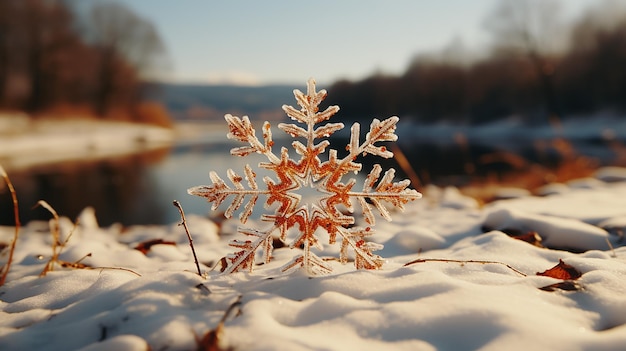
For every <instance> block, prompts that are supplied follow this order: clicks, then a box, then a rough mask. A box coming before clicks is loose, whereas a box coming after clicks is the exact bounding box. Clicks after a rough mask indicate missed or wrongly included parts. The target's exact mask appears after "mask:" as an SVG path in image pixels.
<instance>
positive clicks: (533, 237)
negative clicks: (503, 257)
mask: <svg viewBox="0 0 626 351" xmlns="http://www.w3.org/2000/svg"><path fill="white" fill-rule="evenodd" d="M511 237H512V238H513V239H517V240H521V241H525V242H527V243H529V244H531V245H534V246H537V247H544V246H543V245H542V244H541V236H540V235H539V233H537V232H535V231H530V232H527V233H525V234H520V235H511Z"/></svg>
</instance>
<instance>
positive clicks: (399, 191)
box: [349, 164, 422, 225]
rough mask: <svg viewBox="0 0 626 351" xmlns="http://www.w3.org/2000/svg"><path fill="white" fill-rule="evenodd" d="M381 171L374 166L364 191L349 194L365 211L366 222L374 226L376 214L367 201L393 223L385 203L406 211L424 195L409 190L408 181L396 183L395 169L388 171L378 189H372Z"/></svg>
mask: <svg viewBox="0 0 626 351" xmlns="http://www.w3.org/2000/svg"><path fill="white" fill-rule="evenodd" d="M381 171H382V168H381V166H380V165H379V164H376V165H374V168H372V171H371V172H370V173H369V174H368V175H367V178H366V179H365V183H364V185H363V191H361V192H351V193H349V194H350V196H352V197H355V198H357V199H358V201H359V204H360V205H361V208H362V209H363V216H364V217H365V221H366V222H367V223H368V224H372V225H373V224H375V219H374V214H373V212H372V206H371V205H370V203H368V202H367V201H366V199H369V200H370V202H371V203H372V204H373V205H374V206H375V207H376V209H378V212H379V213H380V215H381V216H382V217H383V218H384V219H386V220H387V221H391V215H390V214H389V210H388V209H387V208H386V206H385V204H384V203H383V202H387V203H390V204H391V205H393V206H394V207H396V208H398V209H399V210H401V211H402V210H404V204H406V203H408V202H409V201H413V200H417V199H419V198H421V197H422V194H420V193H419V192H417V191H416V190H414V189H409V188H408V186H409V185H410V183H411V182H410V181H409V180H408V179H404V180H401V181H399V182H395V183H394V182H393V177H394V175H395V172H396V171H395V169H393V168H390V169H389V170H387V171H386V172H385V174H384V176H383V178H382V179H381V180H380V182H379V183H378V185H377V186H376V188H375V189H372V188H373V187H374V185H375V184H376V182H377V181H378V179H379V178H380V173H381Z"/></svg>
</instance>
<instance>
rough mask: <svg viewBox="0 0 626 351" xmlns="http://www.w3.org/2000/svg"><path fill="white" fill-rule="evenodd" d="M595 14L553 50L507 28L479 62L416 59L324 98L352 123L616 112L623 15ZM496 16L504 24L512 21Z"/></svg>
mask: <svg viewBox="0 0 626 351" xmlns="http://www.w3.org/2000/svg"><path fill="white" fill-rule="evenodd" d="M521 3H522V1H520V2H515V3H513V2H511V1H508V2H507V1H503V2H502V4H501V5H508V6H509V7H508V8H507V7H506V6H505V7H504V10H506V11H503V10H502V9H503V6H501V8H500V10H501V11H500V12H497V13H496V14H498V15H499V16H505V17H506V16H512V15H515V11H516V10H518V9H517V8H515V6H517V5H518V4H521ZM511 6H513V7H511ZM507 11H508V12H507ZM603 11H604V13H606V12H607V9H603ZM609 11H610V9H609ZM599 13H602V12H600V11H598V9H595V10H593V11H592V10H590V11H589V12H588V13H587V14H586V15H585V16H583V17H582V18H581V19H579V20H577V21H576V22H575V23H573V24H572V25H571V26H570V30H569V31H568V34H567V36H568V37H569V42H570V44H569V45H568V46H567V47H568V48H567V49H563V50H561V51H560V52H551V51H550V50H547V49H546V48H545V47H541V46H540V45H538V44H537V43H538V40H537V39H538V38H535V37H533V35H537V34H536V33H533V32H532V31H530V30H529V29H528V27H524V26H520V27H517V28H511V27H508V28H506V29H507V31H506V34H507V35H503V34H502V33H504V31H500V32H499V33H496V34H497V35H501V36H500V37H499V38H498V39H499V40H498V43H497V44H496V45H494V47H493V48H492V49H491V51H490V52H491V54H490V55H489V56H488V57H486V58H483V59H480V60H477V61H474V62H473V63H459V62H460V61H461V60H456V61H455V60H447V61H446V60H441V59H433V58H430V59H429V58H424V57H421V58H420V57H418V58H416V59H415V60H414V61H413V62H412V63H411V64H410V65H409V67H408V68H407V70H406V71H405V72H404V74H402V75H401V76H392V75H384V74H377V75H374V76H371V77H369V78H367V79H364V80H361V81H356V82H351V81H345V80H344V81H339V82H337V83H335V84H334V85H332V86H331V87H330V88H329V89H328V90H329V97H328V100H327V101H328V103H329V104H337V105H339V106H341V110H342V114H343V115H344V116H348V117H350V118H354V119H359V118H365V119H369V118H371V116H372V114H373V115H375V116H379V117H385V116H389V115H400V116H403V117H405V118H412V119H415V120H418V121H421V122H425V123H429V122H436V121H443V120H445V121H450V122H455V123H474V124H475V123H486V122H490V121H493V120H496V119H500V118H504V117H508V116H512V115H519V116H521V117H522V118H524V119H526V120H527V121H530V122H545V121H548V120H549V119H550V117H554V116H556V117H561V118H564V117H569V116H579V115H584V114H589V113H593V112H598V111H601V110H610V111H613V112H617V113H623V112H626V16H625V15H621V16H615V14H612V19H611V21H608V20H607V19H606V18H605V17H603V16H601V15H599ZM501 19H502V21H503V23H504V25H506V26H512V25H513V24H512V23H514V21H512V20H508V18H501ZM507 20H508V21H507ZM609 22H610V23H609ZM512 34H516V35H512Z"/></svg>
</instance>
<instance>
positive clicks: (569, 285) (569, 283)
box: [539, 280, 582, 291]
mask: <svg viewBox="0 0 626 351" xmlns="http://www.w3.org/2000/svg"><path fill="white" fill-rule="evenodd" d="M556 289H561V290H566V291H578V290H580V289H582V287H581V286H580V284H578V283H577V282H575V281H573V280H566V281H562V282H559V283H554V284H550V285H546V286H543V287H541V288H539V290H543V291H555V290H556Z"/></svg>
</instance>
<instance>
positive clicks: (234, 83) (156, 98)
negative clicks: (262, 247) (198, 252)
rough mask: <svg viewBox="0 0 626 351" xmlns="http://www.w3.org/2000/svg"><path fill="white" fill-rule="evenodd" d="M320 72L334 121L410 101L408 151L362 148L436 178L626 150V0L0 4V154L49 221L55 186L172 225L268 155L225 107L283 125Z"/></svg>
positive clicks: (498, 191) (469, 178) (483, 194)
mask: <svg viewBox="0 0 626 351" xmlns="http://www.w3.org/2000/svg"><path fill="white" fill-rule="evenodd" d="M309 77H315V78H316V80H317V83H318V89H322V88H324V89H326V90H327V91H328V94H329V95H328V98H327V100H326V101H325V105H329V104H332V105H339V106H340V108H341V110H340V112H339V114H338V115H336V117H335V121H338V120H340V121H341V122H344V123H345V124H346V125H348V126H349V125H350V124H352V123H353V122H360V123H362V124H363V125H369V123H370V121H371V120H372V118H379V119H382V118H386V117H389V116H392V115H397V116H399V117H400V124H399V128H398V131H397V134H398V135H399V141H398V143H396V145H393V146H392V145H390V147H393V149H392V150H393V151H394V152H395V154H396V156H397V157H396V158H394V159H392V160H378V159H375V158H373V157H368V158H364V159H363V160H362V162H363V163H364V166H365V168H366V169H367V168H370V167H371V166H372V165H373V163H375V162H376V163H378V162H380V163H382V164H383V166H384V167H394V168H396V169H397V170H398V178H400V177H408V178H410V179H411V180H412V184H413V186H414V187H415V188H417V189H418V190H420V191H423V190H424V189H425V187H427V186H428V185H430V184H433V185H438V186H456V187H459V188H460V189H461V190H462V191H463V192H465V193H466V194H469V195H472V196H474V197H476V198H477V199H479V200H480V201H483V202H488V201H491V200H493V199H495V198H499V197H502V196H505V194H509V195H507V196H510V194H513V193H517V194H519V193H524V192H533V191H536V190H537V189H539V188H540V187H541V186H542V185H545V184H547V183H551V182H567V181H568V180H571V179H575V178H580V177H586V176H589V175H592V174H593V172H594V171H596V170H597V169H598V168H599V167H602V166H612V165H614V166H626V145H625V143H626V0H607V1H597V0H567V1H565V0H562V1H558V0H474V1H464V0H446V1H435V0H419V1H415V0H405V1H401V0H397V1H392V2H380V1H370V0H366V1H342V2H336V1H330V0H319V1H316V2H312V3H301V2H293V1H273V2H271V3H266V2H256V1H233V2H201V1H191V0H189V1H179V2H173V1H166V0H117V1H114V0H87V1H79V0H0V165H2V166H3V167H4V169H5V170H6V171H7V173H8V174H9V177H10V178H11V180H12V182H13V184H14V186H15V188H16V191H17V196H18V200H19V203H20V214H21V220H22V222H28V221H29V220H32V219H41V218H46V219H47V218H49V217H50V214H49V213H47V211H46V210H44V209H41V208H33V206H34V205H35V204H36V202H37V201H38V200H40V199H43V200H46V201H47V202H48V203H50V205H52V207H54V208H55V209H56V210H57V212H58V213H59V214H60V215H65V216H68V217H70V218H75V217H76V216H77V215H78V213H79V212H80V211H81V210H82V209H83V208H85V207H87V206H92V207H94V208H95V210H96V216H97V217H98V219H99V221H100V224H101V225H110V224H112V223H115V222H120V223H122V224H124V225H132V224H166V223H173V222H176V221H178V220H179V217H178V212H177V210H176V208H174V207H173V206H172V205H171V203H172V200H174V199H177V200H179V201H181V203H182V205H183V207H184V208H185V210H186V212H187V213H195V214H201V215H205V214H207V213H208V211H209V205H207V204H206V203H205V202H204V201H202V199H199V198H195V197H191V196H189V195H187V193H186V189H187V188H189V187H191V186H195V185H200V184H208V183H210V180H209V179H208V172H209V171H211V170H215V171H217V172H218V173H219V174H221V175H224V174H225V173H226V169H227V168H229V167H231V168H233V169H234V170H236V171H241V170H242V169H243V165H244V164H245V163H250V164H251V165H252V166H256V163H257V162H259V161H262V159H257V158H254V157H249V158H243V159H239V158H234V157H231V156H230V155H229V150H230V148H232V147H233V146H234V144H232V142H230V141H229V140H227V139H226V132H227V130H226V126H225V122H224V120H223V115H224V114H225V113H231V114H234V115H238V116H243V115H248V116H250V118H251V120H253V122H254V123H255V124H256V125H257V126H258V127H257V130H258V129H259V128H260V125H261V123H262V121H264V120H269V121H271V122H272V124H273V125H274V126H275V125H276V124H277V123H278V122H280V121H284V120H286V116H285V115H284V113H283V112H282V110H281V108H280V107H281V106H282V105H283V104H288V105H295V101H294V99H293V93H292V91H293V89H294V88H297V89H300V90H303V91H304V90H305V89H306V81H307V79H308V78H309ZM346 129H349V128H346ZM281 134H282V133H281V132H280V131H278V130H276V131H275V133H274V135H275V137H276V139H277V140H276V141H277V143H278V144H279V145H280V144H283V145H289V143H290V140H289V139H288V138H287V137H286V136H284V135H281ZM347 137H348V135H347V131H345V130H344V131H342V132H341V133H337V134H336V135H335V136H334V137H333V139H335V140H333V141H332V142H333V144H334V148H337V149H343V145H345V143H346V142H347ZM511 189H515V190H516V191H517V192H513V191H511ZM505 190H506V191H505ZM0 225H14V219H13V210H12V202H11V197H10V194H9V191H8V188H7V186H6V185H5V184H4V182H1V183H0Z"/></svg>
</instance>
